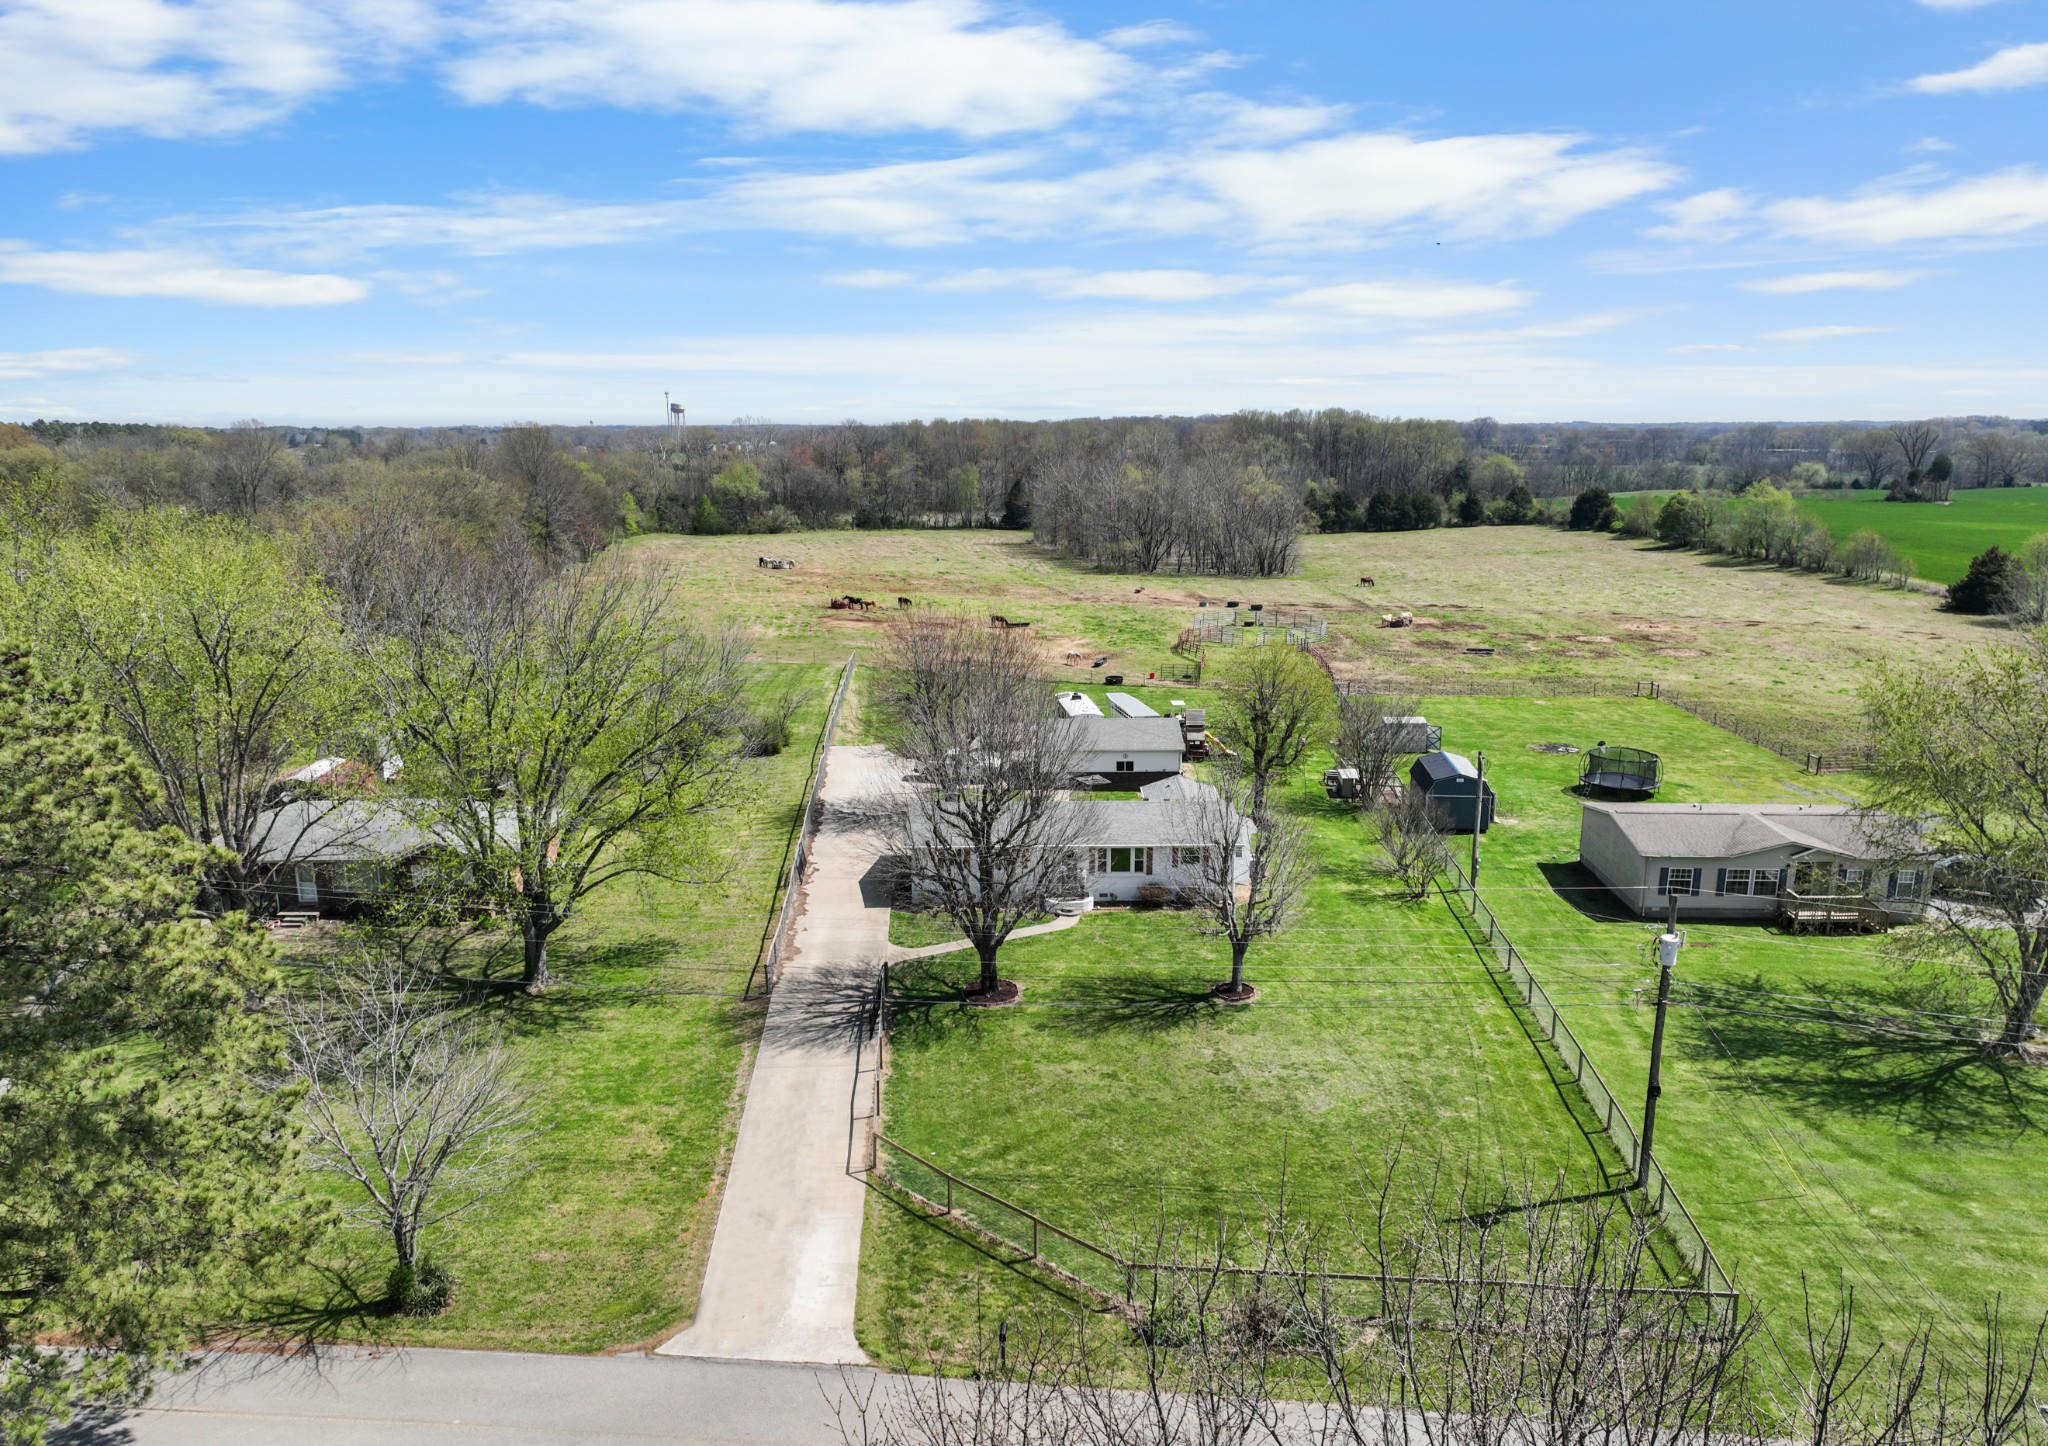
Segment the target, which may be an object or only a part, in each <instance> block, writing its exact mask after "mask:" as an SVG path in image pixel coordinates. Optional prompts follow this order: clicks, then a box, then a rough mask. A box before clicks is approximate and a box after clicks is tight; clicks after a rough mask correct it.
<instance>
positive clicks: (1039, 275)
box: [925, 266, 1275, 302]
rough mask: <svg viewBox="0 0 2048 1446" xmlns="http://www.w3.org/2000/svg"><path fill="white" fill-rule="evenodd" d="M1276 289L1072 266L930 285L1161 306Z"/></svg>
mask: <svg viewBox="0 0 2048 1446" xmlns="http://www.w3.org/2000/svg"><path fill="white" fill-rule="evenodd" d="M1274 284H1275V283H1274V282H1273V281H1272V280H1271V279H1269V278H1267V277H1263V276H1225V275H1218V274H1217V273H1215V272H1213V271H1185V270H1174V269H1154V270H1136V271H1081V270H1078V269H1076V268H1073V267H1068V266H1040V267H993V266H990V267H978V268H976V269H975V270H973V271H962V272H959V273H957V274H955V275H951V276H942V277H938V278H936V279H934V280H932V281H929V282H927V283H925V285H926V286H927V287H928V288H929V289H930V290H933V291H998V290H1002V289H1005V288H1008V287H1026V288H1029V289H1030V290H1032V291H1036V292H1039V293H1041V294H1043V295H1046V296H1057V297H1062V298H1067V299H1090V300H1107V301H1161V302H1172V301H1208V300H1211V299H1212V298H1215V297H1218V296H1230V295H1234V294H1236V293H1238V292H1244V291H1252V290H1257V289H1259V288H1261V287H1270V286H1272V285H1274Z"/></svg>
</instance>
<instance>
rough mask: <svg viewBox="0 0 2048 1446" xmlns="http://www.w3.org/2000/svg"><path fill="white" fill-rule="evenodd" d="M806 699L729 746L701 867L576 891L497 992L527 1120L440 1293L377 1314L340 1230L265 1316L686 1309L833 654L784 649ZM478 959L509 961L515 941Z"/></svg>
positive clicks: (754, 1020) (487, 1333)
mask: <svg viewBox="0 0 2048 1446" xmlns="http://www.w3.org/2000/svg"><path fill="white" fill-rule="evenodd" d="M773 674H774V675H775V676H774V681H773V684H772V686H779V685H780V684H782V683H785V682H788V683H795V684H797V685H799V686H801V687H803V688H805V689H807V690H808V693H809V702H808V704H807V706H806V707H805V708H804V710H803V712H802V713H801V714H800V715H799V716H798V719H797V736H796V739H795V741H794V742H793V743H792V744H791V745H790V747H789V748H787V749H785V750H784V751H783V752H782V753H781V754H780V755H778V756H776V757H774V758H770V759H763V760H759V761H757V762H754V763H751V764H748V765H747V767H748V769H749V772H750V777H749V779H748V787H749V796H750V802H748V803H747V804H746V805H744V806H743V807H741V808H739V809H737V810H736V812H735V817H734V818H733V820H732V822H731V823H730V825H729V826H727V827H724V828H722V829H721V837H722V838H723V839H725V840H726V841H727V843H726V850H725V853H724V857H723V859H722V860H721V868H722V873H721V876H720V877H717V878H714V879H711V880H709V881H707V882H705V883H703V884H692V885H682V884H668V883H659V882H656V883H651V884H636V883H627V884H623V885H620V886H618V887H615V888H613V889H611V890H609V891H608V892H606V893H604V894H602V895H600V896H598V897H596V898H594V899H592V900H590V901H588V902H587V903H586V904H585V906H584V911H583V912H582V913H581V915H580V916H579V917H578V918H577V919H576V920H575V921H574V922H572V923H571V924H570V925H569V926H568V927H567V928H565V929H564V930H563V931H562V933H561V934H559V935H558V936H557V942H556V946H555V948H554V949H553V950H552V951H551V953H552V962H553V968H554V971H555V973H556V976H557V983H556V984H555V986H554V987H552V988H551V989H550V990H549V991H548V992H547V993H546V994H545V995H543V996H540V997H538V998H528V997H526V996H523V995H520V994H518V993H517V992H512V993H508V994H506V995H504V996H502V997H500V998H499V999H498V1000H497V1002H495V1003H494V1004H492V1005H491V1006H489V1007H491V1008H493V1009H495V1010H497V1011H499V1012H500V1014H501V1016H502V1019H503V1022H504V1025H505V1027H506V1028H507V1030H508V1031H509V1033H510V1034H511V1036H512V1037H513V1038H514V1040H515V1041H516V1042H517V1046H518V1049H519V1052H520V1054H521V1056H522V1058H523V1061H524V1063H525V1065H526V1067H527V1069H528V1071H529V1074H530V1078H531V1080H532V1081H533V1084H534V1086H535V1088H536V1090H537V1092H538V1101H537V1105H538V1110H537V1113H538V1115H539V1118H540V1120H541V1122H542V1123H543V1124H544V1125H545V1126H546V1133H545V1134H544V1135H543V1136H542V1138H541V1139H540V1141H539V1143H538V1144H537V1145H536V1146H535V1148H534V1150H533V1152H532V1158H531V1164H532V1170H531V1172H530V1173H528V1174H527V1175H526V1176H525V1177H524V1178H523V1179H522V1180H521V1181H520V1182H519V1183H518V1184H517V1185H516V1186H515V1187H514V1188H513V1189H512V1190H511V1191H510V1192H509V1193H507V1194H505V1195H503V1196H500V1197H498V1198H497V1199H495V1200H493V1201H491V1202H490V1203H488V1204H487V1205H485V1206H484V1207H483V1208H481V1209H479V1210H478V1211H476V1212H475V1213H474V1214H471V1215H468V1216H465V1217H463V1218H462V1219H460V1220H458V1221H456V1222H454V1223H453V1224H451V1225H448V1226H446V1227H444V1228H443V1229H442V1230H441V1231H439V1232H438V1233H437V1234H434V1235H430V1237H429V1240H428V1253H429V1254H430V1255H432V1256H434V1257H436V1258H438V1259H440V1260H441V1261H443V1262H444V1263H446V1264H447V1265H448V1266H449V1267H450V1268H451V1269H452V1270H453V1271H454V1273H455V1275H456V1277H457V1281H458V1286H457V1295H456V1301H455V1305H454V1307H453V1309H452V1310H450V1311H449V1312H448V1313H447V1314H446V1315H443V1316H440V1317H436V1318H433V1319H429V1320H393V1319H390V1318H388V1317H384V1316H382V1315H380V1314H378V1313H377V1311H376V1310H375V1308H374V1306H373V1305H367V1306H366V1305H365V1299H366V1298H367V1299H368V1300H369V1301H372V1302H374V1300H375V1298H376V1296H377V1295H378V1293H379V1292H380V1291H381V1289H382V1284H383V1276H384V1270H385V1268H386V1267H387V1265H388V1264H389V1260H388V1245H387V1244H386V1243H385V1242H383V1241H381V1240H378V1239H376V1238H373V1237H370V1236H367V1235H359V1234H356V1233H353V1232H348V1233H344V1235H342V1236H341V1237H340V1238H339V1239H338V1240H337V1241H336V1242H335V1245H336V1253H335V1254H334V1255H333V1256H332V1258H330V1259H329V1260H328V1261H327V1262H326V1266H327V1269H328V1270H329V1271H331V1272H332V1278H331V1279H322V1280H316V1281H312V1282H304V1283H302V1286H301V1288H300V1289H299V1290H297V1291H295V1292H293V1293H292V1294H291V1296H290V1298H288V1299H285V1300H281V1301H279V1302H277V1303H276V1305H275V1312H276V1315H277V1318H278V1324H279V1326H280V1328H285V1329H310V1330H318V1331H322V1332H329V1333H333V1334H336V1335H339V1336H340V1337H341V1338H344V1339H371V1340H377V1341H386V1342H395V1343H410V1344H418V1345H447V1346H465V1347H477V1348H495V1349H515V1350H542V1351H596V1350H602V1349H605V1348H607V1347H615V1346H623V1345H628V1344H633V1343H637V1342H646V1341H651V1340H654V1339H657V1338H660V1337H664V1336H666V1335H667V1334H669V1332H670V1331H671V1330H672V1329H673V1328H675V1327H676V1326H678V1325H679V1324H681V1323H683V1322H685V1321H687V1320H688V1318H689V1316H690V1314H691V1312H692V1311H693V1310H694V1309H695V1307H696V1299H697V1290H698V1286H699V1282H700V1280H701V1276H702V1271H703V1264H704V1258H705V1252H706V1251H707V1250H708V1248H709V1245H710V1235H711V1229H712V1226H713V1224H714V1223H715V1221H716V1218H717V1209H718V1193H719V1192H718V1186H719V1177H720V1172H721V1171H722V1169H723V1162H724V1158H725V1155H726V1153H727V1151H728V1149H729V1147H730V1144H731V1140H732V1135H733V1131H734V1129H735V1128H736V1126H737V1123H738V1110H739V1104H740V1100H741V1086H742V1081H743V1077H744V1076H743V1069H744V1065H745V1061H746V1056H747V1051H748V1050H749V1048H750V1046H751V1043H752V1041H753V1039H754V1037H755V1033H756V1031H757V1029H758V1024H759V1006H758V1005H753V1004H745V1003H742V1002H741V1001H740V999H739V994H740V992H741V990H742V988H743V987H744V985H745V983H746V980H747V975H748V971H749V969H750V968H751V966H752V964H753V962H754V958H755V954H756V951H757V949H758V947H759V945H760V942H761V936H762V931H763V928H764V926H765V924H766V922H767V919H768V916H769V914H770V912H771V910H772V908H773V907H774V906H775V904H776V903H777V902H779V900H778V897H777V888H778V885H779V882H780V877H781V872H782V863H783V849H784V846H785V844H786V841H787V839H788V836H789V831H790V828H791V826H792V825H793V823H794V822H795V819H796V812H797V807H798V804H799V801H800V798H801V794H802V791H803V787H804V781H805V778H806V777H807V774H808V768H809V764H810V753H811V744H812V743H813V742H814V741H815V739H816V737H817V735H818V732H819V730H820V729H821V728H822V727H823V724H824V715H825V709H826V706H827V704H828V703H829V699H830V692H831V688H832V686H833V684H834V683H835V682H836V671H835V670H833V669H830V668H821V667H812V666H789V665H784V666H780V667H777V668H775V669H773ZM495 972H497V973H499V974H500V975H504V976H510V977H514V978H516V976H517V973H518V959H517V950H516V949H511V948H508V949H505V950H503V951H501V953H500V955H499V957H498V958H497V959H496V961H495Z"/></svg>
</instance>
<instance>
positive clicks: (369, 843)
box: [254, 799, 516, 865]
mask: <svg viewBox="0 0 2048 1446" xmlns="http://www.w3.org/2000/svg"><path fill="white" fill-rule="evenodd" d="M498 836H499V837H500V838H502V839H504V840H505V841H506V842H508V843H509V842H511V841H512V840H513V838H514V837H515V836H516V831H515V829H514V823H513V820H512V818H511V816H510V815H509V814H508V815H503V816H501V817H500V818H499V820H498ZM256 837H257V838H259V839H261V840H262V843H261V844H259V845H258V847H257V848H256V850H255V854H256V858H255V860H254V861H255V862H256V863H258V864H264V865H269V864H278V863H282V862H284V861H285V860H286V859H292V860H296V861H297V862H299V863H309V864H310V863H355V862H364V861H376V862H381V863H390V862H394V861H396V860H399V859H404V858H409V857H411V856H412V855H413V854H416V853H418V852H419V851H420V850H421V849H423V848H426V847H427V846H428V845H429V844H431V843H432V842H433V841H434V835H433V833H432V832H431V831H430V830H429V829H428V828H426V827H424V826H422V825H421V824H420V823H419V822H417V821H416V820H415V819H414V818H413V816H412V815H411V814H410V813H409V812H408V811H407V810H406V809H405V808H404V807H402V806H401V805H399V804H396V803H392V802H389V801H387V800H379V799H350V800H346V801H343V802H339V803H335V802H329V801H327V800H323V799H302V800H300V801H299V802H297V803H287V804H285V805H283V806H282V807H280V808H273V809H266V810H265V811H264V812H263V813H261V814H259V815H258V816H257V832H256Z"/></svg>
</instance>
